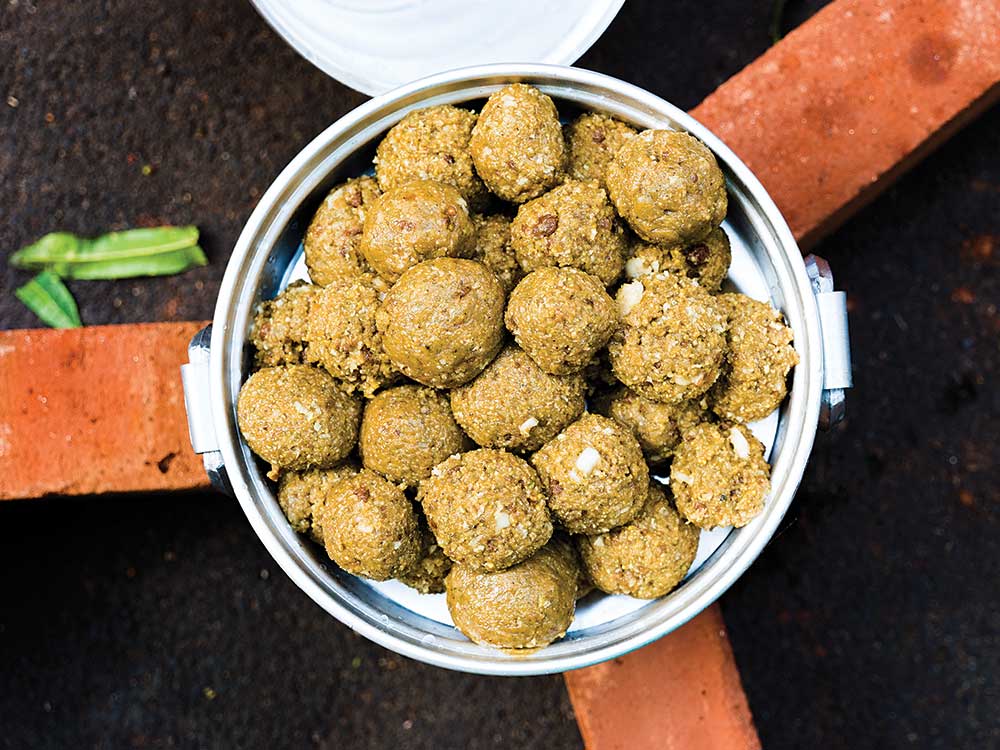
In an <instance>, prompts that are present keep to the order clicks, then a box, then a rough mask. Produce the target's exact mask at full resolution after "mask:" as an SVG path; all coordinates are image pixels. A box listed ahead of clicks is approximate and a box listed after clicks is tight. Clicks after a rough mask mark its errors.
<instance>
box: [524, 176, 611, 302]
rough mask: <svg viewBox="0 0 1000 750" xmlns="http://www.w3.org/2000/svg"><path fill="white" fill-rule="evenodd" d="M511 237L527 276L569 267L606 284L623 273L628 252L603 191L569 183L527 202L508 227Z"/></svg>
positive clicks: (589, 184)
mask: <svg viewBox="0 0 1000 750" xmlns="http://www.w3.org/2000/svg"><path fill="white" fill-rule="evenodd" d="M510 237H511V243H512V244H513V245H514V251H515V252H516V253H517V261H518V263H520V264H521V268H522V269H524V271H525V272H526V273H530V272H531V271H534V270H537V269H539V268H544V267H545V266H564V267H565V266H571V267H573V268H579V269H580V270H581V271H586V272H587V273H589V274H592V275H594V276H597V277H598V278H600V280H601V281H603V282H604V283H605V284H606V285H608V284H612V283H613V282H614V281H615V279H617V278H618V276H619V275H621V272H622V267H623V266H624V264H625V253H626V251H627V249H628V245H627V241H626V238H625V232H624V229H623V228H622V225H621V223H620V222H619V221H618V218H617V217H616V216H615V211H614V209H613V208H612V207H611V204H610V203H609V202H608V196H607V193H605V192H604V190H603V189H602V188H599V187H597V185H594V184H591V183H587V182H575V181H568V182H566V183H564V184H562V185H560V186H559V187H557V188H555V189H554V190H551V191H550V192H548V193H546V194H545V195H543V196H542V197H540V198H536V199H535V200H533V201H531V202H529V203H525V204H524V205H523V206H521V208H519V209H518V211H517V216H516V217H515V218H514V222H513V223H512V224H511V227H510Z"/></svg>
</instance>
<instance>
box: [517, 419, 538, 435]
mask: <svg viewBox="0 0 1000 750" xmlns="http://www.w3.org/2000/svg"><path fill="white" fill-rule="evenodd" d="M535 427H538V420H537V419H535V418H534V417H528V418H527V419H526V420H524V421H523V422H521V426H520V427H518V428H517V429H518V431H519V432H520V433H521V434H522V435H524V436H525V437H527V436H528V435H530V434H531V431H532V430H533V429H534V428H535Z"/></svg>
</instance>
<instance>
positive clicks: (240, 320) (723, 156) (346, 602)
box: [184, 64, 850, 675]
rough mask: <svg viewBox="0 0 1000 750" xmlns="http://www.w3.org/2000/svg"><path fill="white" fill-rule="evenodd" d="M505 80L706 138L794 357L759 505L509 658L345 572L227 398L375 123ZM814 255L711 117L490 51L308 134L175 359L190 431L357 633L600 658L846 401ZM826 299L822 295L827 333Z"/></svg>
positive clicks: (358, 164)
mask: <svg viewBox="0 0 1000 750" xmlns="http://www.w3.org/2000/svg"><path fill="white" fill-rule="evenodd" d="M513 81H523V82H526V83H530V84H533V85H535V86H538V87H539V88H540V89H542V90H543V91H545V92H546V93H547V94H549V95H550V96H551V97H552V98H553V99H554V100H555V101H556V104H557V106H558V107H559V109H560V111H561V113H562V114H563V115H566V114H569V115H572V113H573V112H574V111H575V110H581V109H586V110H594V111H601V112H607V113H609V114H612V115H614V116H616V117H619V118H621V119H623V120H625V121H627V122H631V123H633V124H634V125H636V126H638V127H640V128H650V127H669V128H675V129H679V130H685V131H688V132H690V133H692V134H693V135H695V136H697V137H698V138H699V139H701V140H702V141H703V142H704V143H705V144H706V145H708V147H709V148H711V149H712V151H714V152H715V155H716V157H717V158H718V161H719V164H720V165H721V167H722V169H723V171H724V173H725V175H726V180H727V184H728V189H729V196H730V202H729V216H728V218H727V221H726V229H727V231H728V232H729V234H730V237H731V239H732V243H733V254H734V263H733V267H732V271H731V274H730V278H731V282H732V283H733V285H734V286H735V287H736V288H738V289H739V290H740V291H743V292H745V293H748V294H750V295H752V296H755V297H757V298H759V299H768V300H770V302H771V303H772V304H774V305H775V306H776V307H778V308H780V309H781V310H783V311H784V314H785V317H786V318H787V320H788V322H789V324H790V325H791V327H792V329H793V331H794V334H795V345H796V348H797V349H798V352H799V354H800V356H801V359H802V362H801V364H799V366H798V367H796V368H795V370H794V375H793V378H792V386H791V391H790V394H789V397H788V399H787V401H786V402H785V404H784V405H783V406H782V407H781V409H780V411H779V412H778V413H776V414H774V415H772V416H771V417H770V418H768V419H767V420H764V421H762V422H761V423H758V424H755V425H754V426H753V427H754V431H755V432H756V433H757V435H758V436H759V437H761V439H762V440H763V441H764V442H765V444H766V445H768V446H769V447H770V462H771V465H772V491H771V494H770V496H769V497H768V499H767V502H766V505H765V508H764V511H763V513H761V515H759V516H758V517H757V518H756V519H754V520H753V521H752V522H751V523H750V524H749V525H747V526H745V527H744V528H742V529H738V530H721V531H720V530H717V531H715V532H712V533H707V534H703V536H702V541H701V550H700V553H699V558H698V560H697V561H696V563H695V565H694V567H693V568H692V572H691V573H690V574H689V575H688V577H687V579H686V580H685V581H684V583H682V585H681V586H680V587H679V588H678V589H677V590H675V591H674V592H673V593H671V594H669V595H668V596H666V597H663V598H661V599H658V600H654V601H639V600H634V599H631V598H629V597H610V596H602V595H592V596H591V597H587V598H585V599H584V600H583V601H582V602H581V604H580V607H579V608H578V614H577V618H576V620H575V622H574V625H573V627H572V628H571V630H570V632H569V633H568V634H567V636H566V637H565V638H564V639H563V640H561V641H559V642H557V643H554V644H552V645H550V646H548V647H547V648H545V649H542V650H541V651H538V652H537V653H534V654H531V655H528V656H518V657H515V656H509V655H506V654H502V653H500V652H497V651H493V650H491V649H488V648H483V647H480V646H477V645H475V644H473V643H470V642H469V641H468V640H466V639H465V638H464V636H462V635H461V634H460V633H459V632H458V631H457V630H455V629H454V628H453V627H452V626H451V625H450V624H449V622H448V618H447V612H446V610H445V609H444V604H443V602H442V601H441V599H442V597H441V595H438V596H437V597H433V596H420V595H417V594H415V593H414V592H412V590H410V589H406V588H405V587H404V586H402V584H398V583H396V582H388V583H379V584H376V583H372V582H370V581H365V580H362V579H359V578H355V577H353V576H350V575H348V574H345V573H343V572H342V571H340V570H338V569H337V568H336V566H335V565H333V564H331V563H330V561H329V560H328V559H326V556H325V555H324V554H323V552H322V550H320V549H319V548H318V547H317V546H316V545H315V544H313V543H312V542H310V541H308V540H307V539H305V538H304V537H301V536H298V535H296V534H295V533H294V532H293V531H292V530H291V528H290V527H289V525H288V523H287V521H286V520H285V518H284V516H283V515H282V512H281V510H280V508H279V507H278V504H277V502H276V500H275V496H274V492H273V489H272V486H271V485H270V484H269V483H268V481H267V480H266V479H265V477H264V470H263V469H262V467H261V466H260V465H259V464H258V462H257V461H256V460H255V458H254V456H253V455H252V453H251V452H250V449H249V448H248V447H247V445H246V443H245V442H244V441H243V440H242V438H241V437H240V434H239V431H238V429H237V426H236V407H235V405H236V399H237V395H238V393H239V388H240V385H241V383H242V382H243V381H244V380H245V379H246V377H247V375H248V373H249V363H250V357H249V353H248V346H247V339H248V332H249V329H250V325H251V322H252V319H253V312H254V308H255V307H256V305H257V303H258V302H259V301H260V300H261V299H266V298H269V297H271V296H273V295H274V294H275V293H276V292H277V291H278V290H280V289H281V288H282V287H283V286H284V285H285V284H287V283H288V281H289V279H290V278H291V277H293V276H294V275H295V274H296V273H297V269H298V268H299V267H300V264H301V258H300V255H301V239H302V236H303V234H304V231H305V228H306V226H307V224H308V221H309V219H310V217H311V215H312V213H313V212H314V211H315V209H316V207H317V206H318V204H319V203H320V201H321V200H322V198H323V197H324V196H325V194H326V192H327V191H328V190H329V189H330V188H331V187H332V186H333V185H334V184H336V183H337V182H339V181H341V180H343V179H345V178H347V177H349V176H354V175H357V174H359V173H361V172H364V171H365V170H367V169H368V168H369V167H370V164H371V157H372V154H373V152H374V147H375V145H376V143H377V142H378V140H379V138H380V137H381V136H382V134H383V133H385V131H386V130H388V129H389V128H390V127H391V126H392V125H394V124H395V123H396V122H398V121H399V120H400V119H401V118H402V117H403V116H404V115H406V114H407V113H408V112H410V111H412V110H414V109H418V108H421V107H427V106H431V105H436V104H470V105H472V106H475V105H477V104H478V103H480V102H481V101H482V100H483V99H485V97H487V96H488V95H489V94H490V93H491V92H493V91H495V90H496V89H498V88H500V87H501V86H503V85H505V84H507V83H510V82H513ZM824 266H825V264H823V263H822V262H820V263H818V264H817V263H813V264H812V269H813V273H812V274H811V275H812V277H813V278H810V273H807V268H806V264H805V263H804V262H803V259H802V257H801V256H800V254H799V249H798V247H797V246H796V243H795V240H794V238H793V237H792V234H791V232H790V231H789V229H788V226H787V225H786V224H785V221H784V219H782V217H781V214H780V213H779V212H778V209H777V208H776V207H775V205H774V203H773V202H772V201H771V199H770V198H769V197H768V195H767V193H766V192H765V190H764V188H763V187H762V186H761V184H760V183H759V182H758V181H757V179H756V178H755V177H754V176H753V175H752V174H751V173H750V171H749V170H748V169H747V168H746V166H745V165H744V164H743V163H742V162H741V161H740V160H739V159H738V158H737V157H736V156H735V155H734V154H733V153H732V152H731V151H730V150H729V149H728V148H726V146H725V144H723V143H722V142H721V141H720V140H719V139H718V138H716V137H715V136H714V135H713V134H712V133H711V132H710V131H708V130H706V129H705V128H704V127H703V126H702V125H701V124H699V123H698V122H696V121H695V120H693V119H692V118H691V117H689V116H688V115H687V114H685V113H684V112H682V111H681V110H679V109H677V108H676V107H674V106H672V105H671V104H668V103H667V102H665V101H663V100H662V99H659V98H657V97H655V96H653V95H652V94H650V93H648V92H646V91H643V90H641V89H638V88H636V87H635V86H632V85H629V84H627V83H623V82H622V81H618V80H616V79H614V78H609V77H607V76H604V75H600V74H598V73H593V72H589V71H585V70H579V69H575V68H567V67H557V66H548V65H537V64H531V65H490V66H483V67H476V68H466V69H462V70H457V71H452V72H448V73H442V74H440V75H435V76H432V77H430V78H425V79H423V80H420V81H417V82H415V83H412V84H409V85H407V86H403V87H402V88H399V89H397V90H395V91H393V92H391V93H388V94H385V95H383V96H380V97H377V98H375V99H372V100H371V101H369V102H367V103H366V104H364V105H362V106H361V107H358V108H357V109H356V110H354V111H353V112H351V113H349V114H348V115H346V116H345V117H343V118H342V119H341V120H339V121H338V122H336V123H335V124H333V125H332V126H330V127H329V128H328V129H327V130H326V131H324V132H323V133H322V134H320V135H319V136H318V137H317V138H316V139H315V140H313V141H312V143H310V144H309V145H308V146H306V148H305V149H303V150H302V152H301V153H299V155H298V156H296V157H295V159H294V160H293V161H292V162H291V164H289V165H288V166H287V167H286V168H285V170H284V171H283V172H282V173H281V174H280V175H279V177H278V178H277V179H276V180H275V182H274V184H273V185H271V187H270V188H269V189H268V191H267V192H266V193H265V194H264V196H263V198H262V199H261V201H260V203H259V204H258V206H257V208H256V209H255V210H254V212H253V214H252V215H251V217H250V219H249V221H248V222H247V224H246V227H245V228H244V230H243V232H242V234H241V235H240V238H239V241H238V243H237V245H236V248H235V249H234V251H233V254H232V258H231V260H230V261H229V266H228V268H227V269H226V274H225V278H224V280H223V283H222V288H221V291H220V293H219V300H218V306H217V307H216V311H215V318H214V321H213V326H212V330H211V334H210V336H211V340H210V350H209V348H208V342H207V341H206V339H207V337H208V334H207V332H206V334H205V335H204V336H202V337H201V338H200V339H199V340H196V342H195V343H194V345H193V348H192V364H190V365H187V366H185V372H184V379H185V389H186V397H187V400H188V410H189V419H190V423H191V434H192V442H193V443H194V447H195V449H196V450H197V451H198V452H199V453H203V454H205V462H206V467H207V468H208V469H209V471H210V474H212V476H213V478H214V479H215V480H216V481H217V482H218V483H220V484H223V485H226V488H227V489H229V490H230V491H231V492H232V493H233V494H235V496H236V497H237V498H238V499H239V502H240V504H241V505H242V506H243V510H244V511H245V513H246V515H247V518H248V519H249V520H250V523H251V524H252V525H253V528H254V530H255V531H256V532H257V535H258V536H259V537H260V539H261V541H262V542H263V543H264V545H265V546H266V547H267V549H268V551H269V552H270V553H271V555H272V556H273V557H274V559H275V560H276V561H277V563H278V564H279V565H280V566H281V568H282V569H283V570H284V571H285V572H286V573H287V574H288V575H289V576H290V577H291V578H292V580H293V581H295V583H296V584H297V585H298V586H299V587H300V588H302V590H303V591H305V592H306V593H307V594H308V595H309V596H310V597H311V598H312V599H313V600H314V601H315V602H316V603H318V604H319V605H320V606H322V607H323V608H324V609H326V610H327V611H328V612H329V613H330V614H332V615H333V616H334V617H336V618H337V619H338V620H340V621H341V622H343V623H345V624H346V625H348V626H349V627H351V628H352V629H354V630H356V631H357V632H359V633H361V634H362V635H364V636H366V637H367V638H370V639H372V640H373V641H376V642H377V643H379V644H381V645H383V646H385V647H386V648H389V649H392V650H393V651H396V652H398V653H400V654H404V655H406V656H409V657H412V658H414V659H419V660H421V661H425V662H429V663H431V664H436V665H438V666H441V667H447V668H449V669H457V670H463V671H468V672H479V673H484V674H498V675H527V674H541V673H550V672H561V671H565V670H570V669H576V668H579V667H584V666H587V665H590V664H595V663H598V662H601V661H604V660H606V659H611V658H614V657H616V656H620V655H621V654H624V653H626V652H629V651H631V650H633V649H636V648H639V647H640V646H643V645H645V644H647V643H649V642H651V641H653V640H655V639H657V638H659V637H660V636H662V635H664V634H666V633H669V632H670V631H672V630H674V629H675V628H677V627H679V626H680V625H682V624H683V623H684V622H686V621H687V620H689V619H691V618H692V617H694V616H695V615H696V614H698V613H699V612H700V611H701V610H702V609H704V608H705V607H707V606H708V605H709V604H711V603H712V602H713V601H715V600H716V599H717V598H718V597H719V596H720V595H721V594H722V593H723V592H724V591H725V590H726V589H727V588H728V587H729V586H730V585H731V584H732V583H733V582H734V581H735V580H736V579H737V578H738V577H739V576H740V575H741V574H742V573H743V571H744V570H746V569H747V567H748V566H749V565H750V563H752V562H753V561H754V559H755V558H756V557H757V555H758V554H760V551H761V550H762V549H763V547H764V545H766V544H767V542H768V540H769V539H770V538H771V536H772V535H773V534H774V532H775V530H776V529H777V528H778V524H779V523H780V522H781V519H782V517H783V516H784V514H785V511H786V510H787V508H788V506H789V503H791V501H792V497H793V496H794V494H795V490H796V488H797V486H798V484H799V482H800V480H801V478H802V473H803V470H804V469H805V466H806V461H807V460H808V458H809V452H810V449H811V447H812V444H813V438H814V436H815V433H816V429H817V421H818V420H819V419H820V415H821V405H822V404H823V403H827V405H828V408H829V404H830V403H831V402H837V403H840V402H842V399H840V400H839V401H838V399H837V393H838V391H836V390H834V389H839V388H843V387H846V386H849V374H850V373H849V353H848V352H847V350H846V348H845V347H846V328H843V325H844V322H845V321H846V318H845V317H843V316H842V314H841V313H842V311H843V307H844V305H843V302H844V300H843V296H842V294H841V293H834V292H832V291H831V290H832V285H831V281H830V279H829V274H828V273H826V274H824V273H823V272H822V271H823V267H824ZM817 293H820V294H821V298H820V302H821V304H817V297H816V296H815V295H816V294H817ZM821 310H826V312H825V313H823V316H824V317H823V318H822V319H823V325H825V326H826V327H827V329H828V330H827V342H826V344H825V345H824V341H823V335H822V328H821ZM824 346H825V348H826V350H827V354H826V358H827V359H828V360H832V358H833V357H837V358H838V362H839V363H840V364H839V365H838V368H837V370H836V371H828V372H826V373H824ZM844 363H846V365H845V364H844ZM845 367H846V371H845V369H844V368H845ZM824 376H825V379H824ZM839 393H840V395H841V396H842V391H839ZM824 394H826V396H827V398H825V399H824ZM833 408H838V407H836V406H834V407H833ZM227 482H228V484H226V483H227Z"/></svg>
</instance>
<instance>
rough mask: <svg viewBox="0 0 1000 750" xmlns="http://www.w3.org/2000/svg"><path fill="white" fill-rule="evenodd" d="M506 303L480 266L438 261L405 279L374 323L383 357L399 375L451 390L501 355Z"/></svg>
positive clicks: (423, 265) (471, 262) (418, 268)
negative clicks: (400, 373) (380, 337)
mask: <svg viewBox="0 0 1000 750" xmlns="http://www.w3.org/2000/svg"><path fill="white" fill-rule="evenodd" d="M505 302H506V300H505V298H504V291H503V287H502V286H500V282H499V281H497V278H496V276H494V275H493V273H492V272H491V271H490V270H489V269H488V268H486V266H484V265H483V264H482V263H477V262H476V261H474V260H460V259H456V258H438V259H436V260H430V261H426V262H424V263H421V264H419V265H417V266H414V267H413V268H411V269H410V270H409V271H407V272H406V273H405V274H403V276H402V278H400V280H399V281H398V282H397V283H396V284H395V286H393V287H392V289H390V290H389V293H388V294H387V295H386V297H385V300H383V302H382V306H381V307H380V308H379V310H378V313H377V315H376V322H377V324H378V329H379V331H381V333H382V345H383V347H384V348H385V352H386V354H387V355H388V356H389V359H390V360H392V362H393V364H395V365H396V367H397V368H399V370H400V371H401V372H403V374H405V375H407V376H408V377H410V378H413V379H414V380H416V381H417V382H419V383H423V384H424V385H429V386H431V387H432V388H453V387H455V386H457V385H461V384H462V383H467V382H468V381H470V380H472V378H474V377H475V376H476V375H478V374H479V373H480V372H482V370H483V368H484V367H486V365H488V364H489V363H490V360H492V359H493V357H495V356H496V354H497V352H498V351H500V346H501V344H502V343H503V309H504V303H505Z"/></svg>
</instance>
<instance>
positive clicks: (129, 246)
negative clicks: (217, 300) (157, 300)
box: [10, 227, 208, 279]
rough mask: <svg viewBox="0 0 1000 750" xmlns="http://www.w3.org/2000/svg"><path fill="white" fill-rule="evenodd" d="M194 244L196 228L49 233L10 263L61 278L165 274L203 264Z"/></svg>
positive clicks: (125, 277) (202, 259) (203, 255)
mask: <svg viewBox="0 0 1000 750" xmlns="http://www.w3.org/2000/svg"><path fill="white" fill-rule="evenodd" d="M197 243H198V228H197V227H155V228H152V229H130V230H128V231H125V232H110V233H109V234H105V235H102V236H100V237H97V238H95V239H86V238H82V237H77V236H76V235H75V234H70V233H68V232H53V233H52V234H47V235H45V236H44V237H42V238H41V239H40V240H38V242H35V243H34V244H31V245H28V246H27V247H24V248H22V249H20V250H18V251H17V252H16V253H14V254H13V255H11V256H10V264H11V265H12V266H14V267H15V268H26V269H32V270H40V269H46V270H51V271H54V272H55V273H56V274H58V275H59V276H61V277H63V278H65V279H128V278H133V277H136V276H167V275H170V274H175V273H181V272H182V271H186V270H188V269H189V268H194V267H195V266H204V265H206V264H207V263H208V260H207V259H206V258H205V253H204V252H202V250H201V248H200V247H198V244H197Z"/></svg>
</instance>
